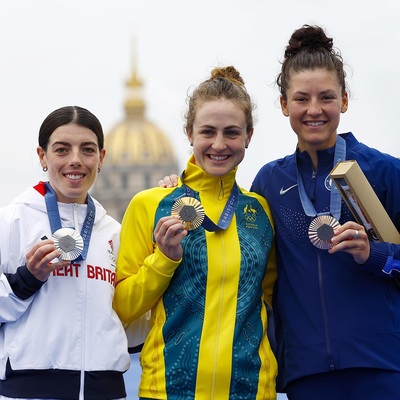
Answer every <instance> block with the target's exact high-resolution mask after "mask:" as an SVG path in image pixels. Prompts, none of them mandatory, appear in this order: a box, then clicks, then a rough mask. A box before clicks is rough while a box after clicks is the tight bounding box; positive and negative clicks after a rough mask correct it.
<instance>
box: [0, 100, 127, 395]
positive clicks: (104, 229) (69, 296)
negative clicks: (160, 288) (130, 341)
mask: <svg viewBox="0 0 400 400" xmlns="http://www.w3.org/2000/svg"><path fill="white" fill-rule="evenodd" d="M103 144H104V136H103V131H102V127H101V124H100V122H99V121H98V119H97V118H96V117H95V116H94V115H93V114H92V113H90V112H89V111H88V110H86V109H84V108H81V107H76V106H74V107H62V108H60V109H58V110H55V111H53V112H52V113H51V114H50V115H49V116H48V117H47V118H46V119H45V120H44V122H43V124H42V126H41V128H40V132H39V146H38V148H37V153H38V156H39V159H40V163H41V165H42V168H43V170H44V171H45V172H48V179H49V180H48V182H39V183H38V184H37V185H36V186H34V187H31V188H28V189H27V190H26V191H25V192H23V193H22V194H20V195H19V196H18V197H17V198H16V199H15V200H14V201H13V202H12V203H11V204H10V205H8V206H6V207H3V208H2V209H0V271H1V276H0V323H1V327H0V396H1V397H0V398H14V399H15V398H29V399H32V398H37V399H85V400H89V399H94V400H95V399H99V400H100V399H104V400H108V399H120V398H124V397H126V392H125V385H124V380H123V373H124V372H125V371H126V370H127V369H128V368H129V354H128V352H127V347H128V346H127V341H126V335H125V332H124V329H123V326H122V324H121V322H120V321H119V319H118V317H117V315H116V313H115V312H114V311H113V309H112V299H113V295H114V287H115V272H116V271H115V258H116V254H117V251H118V248H119V230H120V224H119V223H118V222H117V221H115V220H114V219H113V218H111V217H110V216H108V215H107V214H106V211H105V210H104V208H103V207H102V206H101V205H100V204H99V203H98V202H97V201H96V200H94V199H92V198H91V196H90V195H89V194H88V191H89V188H90V187H91V186H92V184H93V183H94V181H95V179H96V175H97V173H98V172H100V169H101V166H102V163H103V159H104V156H105V149H104V148H103Z"/></svg>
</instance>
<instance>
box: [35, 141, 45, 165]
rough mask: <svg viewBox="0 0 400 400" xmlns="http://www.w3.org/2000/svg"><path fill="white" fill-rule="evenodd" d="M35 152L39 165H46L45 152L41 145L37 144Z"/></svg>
mask: <svg viewBox="0 0 400 400" xmlns="http://www.w3.org/2000/svg"><path fill="white" fill-rule="evenodd" d="M36 153H37V155H38V156H39V160H40V165H41V166H42V168H44V167H47V162H46V153H45V151H44V150H43V148H42V147H41V146H38V147H37V148H36Z"/></svg>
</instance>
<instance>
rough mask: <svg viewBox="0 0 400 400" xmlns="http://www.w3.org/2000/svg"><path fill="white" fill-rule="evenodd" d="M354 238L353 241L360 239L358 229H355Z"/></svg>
mask: <svg viewBox="0 0 400 400" xmlns="http://www.w3.org/2000/svg"><path fill="white" fill-rule="evenodd" d="M354 232H355V233H354V236H353V239H358V230H357V229H354Z"/></svg>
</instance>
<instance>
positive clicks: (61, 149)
mask: <svg viewBox="0 0 400 400" xmlns="http://www.w3.org/2000/svg"><path fill="white" fill-rule="evenodd" d="M67 151H68V150H67V148H66V147H56V148H55V149H54V152H55V153H57V154H65V153H66V152H67Z"/></svg>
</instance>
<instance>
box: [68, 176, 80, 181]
mask: <svg viewBox="0 0 400 400" xmlns="http://www.w3.org/2000/svg"><path fill="white" fill-rule="evenodd" d="M65 177H66V178H68V179H71V180H73V181H76V180H78V179H82V178H83V175H65Z"/></svg>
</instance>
